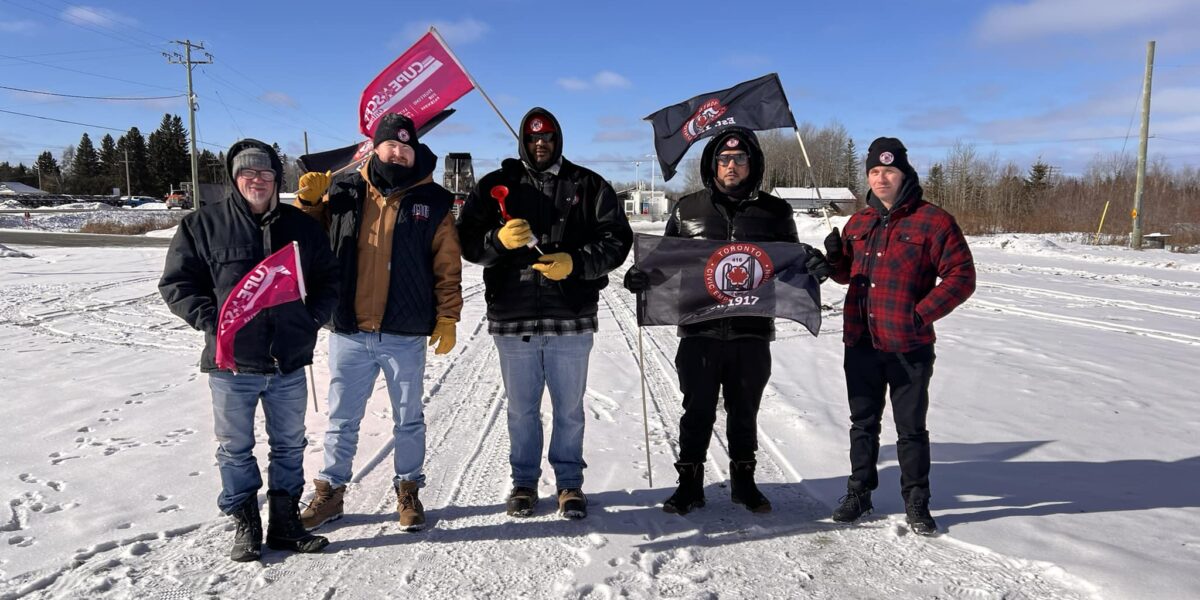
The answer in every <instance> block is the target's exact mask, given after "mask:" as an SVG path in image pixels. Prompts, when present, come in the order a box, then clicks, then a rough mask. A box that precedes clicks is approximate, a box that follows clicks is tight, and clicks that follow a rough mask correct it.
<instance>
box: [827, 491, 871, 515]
mask: <svg viewBox="0 0 1200 600" xmlns="http://www.w3.org/2000/svg"><path fill="white" fill-rule="evenodd" d="M838 503H839V504H838V507H837V508H835V509H834V510H833V520H834V521H837V522H838V523H853V522H855V521H857V520H858V518H859V517H861V516H863V515H865V514H867V513H869V512H871V509H873V508H875V507H874V506H873V505H872V504H871V491H870V490H863V491H861V492H855V491H853V490H846V495H845V496H842V497H841V499H839V500H838Z"/></svg>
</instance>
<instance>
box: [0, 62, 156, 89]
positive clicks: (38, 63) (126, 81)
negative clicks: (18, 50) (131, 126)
mask: <svg viewBox="0 0 1200 600" xmlns="http://www.w3.org/2000/svg"><path fill="white" fill-rule="evenodd" d="M0 58H11V59H13V60H19V61H21V62H24V63H29V64H31V65H38V66H40V67H47V68H50V69H58V70H59V71H67V72H70V73H79V74H82V75H87V76H89V77H99V78H100V79H111V80H113V81H120V82H122V83H132V84H134V85H140V86H143V87H150V88H158V89H160V90H167V91H171V92H178V91H179V90H178V89H175V88H169V87H165V86H161V85H155V84H153V83H143V82H141V81H131V80H129V79H121V78H120V77H112V76H109V75H101V74H99V73H91V72H88V71H80V70H79V69H68V68H67V67H60V66H58V65H52V64H49V63H44V62H38V61H36V60H29V59H27V58H21V57H19V56H11V55H8V54H0Z"/></svg>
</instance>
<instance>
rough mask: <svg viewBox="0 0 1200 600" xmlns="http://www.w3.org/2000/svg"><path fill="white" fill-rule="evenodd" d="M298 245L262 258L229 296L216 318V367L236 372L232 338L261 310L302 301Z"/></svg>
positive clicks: (291, 245) (295, 244) (302, 289)
mask: <svg viewBox="0 0 1200 600" xmlns="http://www.w3.org/2000/svg"><path fill="white" fill-rule="evenodd" d="M304 296H305V292H304V273H303V272H302V271H301V268H300V245H299V244H298V243H296V242H292V243H290V244H288V245H287V246H284V247H283V248H280V249H279V251H278V252H276V253H275V254H272V255H270V256H268V257H267V258H265V259H263V261H262V262H260V263H258V266H256V267H254V269H253V270H252V271H250V272H249V273H247V274H246V276H245V277H243V278H242V280H241V281H239V282H238V284H237V287H235V288H234V289H233V291H232V292H230V293H229V297H228V298H226V299H225V303H224V304H222V305H221V312H220V313H218V317H217V368H219V369H230V370H232V371H234V372H237V366H236V364H235V363H234V362H233V338H234V337H235V336H236V335H237V332H238V330H239V329H241V328H242V326H244V325H245V324H246V323H249V322H250V319H253V318H254V316H255V315H257V314H258V312H259V311H260V310H262V309H264V308H269V307H272V306H277V305H280V304H284V303H286V302H291V301H293V300H300V301H304Z"/></svg>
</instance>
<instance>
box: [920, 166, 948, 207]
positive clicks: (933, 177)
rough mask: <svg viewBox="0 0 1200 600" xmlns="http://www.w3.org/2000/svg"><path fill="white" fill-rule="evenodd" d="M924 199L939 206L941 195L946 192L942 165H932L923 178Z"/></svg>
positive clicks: (944, 173)
mask: <svg viewBox="0 0 1200 600" xmlns="http://www.w3.org/2000/svg"><path fill="white" fill-rule="evenodd" d="M922 187H924V188H925V199H926V200H928V201H930V202H933V203H935V204H939V203H940V202H941V200H942V194H944V193H945V192H946V168H945V167H943V166H942V163H934V164H933V166H932V167H929V174H928V175H926V176H925V184H924V185H923V186H922Z"/></svg>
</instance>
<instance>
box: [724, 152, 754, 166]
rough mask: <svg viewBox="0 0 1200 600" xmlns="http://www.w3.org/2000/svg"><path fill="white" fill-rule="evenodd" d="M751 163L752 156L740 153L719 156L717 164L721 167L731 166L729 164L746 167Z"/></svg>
mask: <svg viewBox="0 0 1200 600" xmlns="http://www.w3.org/2000/svg"><path fill="white" fill-rule="evenodd" d="M749 162H750V155H749V154H746V153H745V152H739V153H737V154H718V155H717V164H718V165H721V166H729V163H733V164H735V165H737V166H739V167H744V166H746V164H748V163H749Z"/></svg>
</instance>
